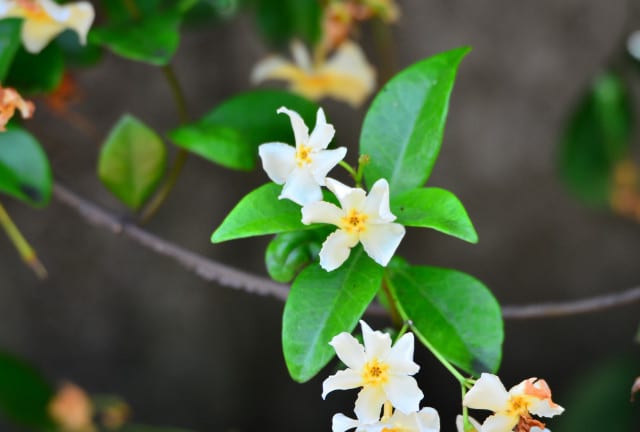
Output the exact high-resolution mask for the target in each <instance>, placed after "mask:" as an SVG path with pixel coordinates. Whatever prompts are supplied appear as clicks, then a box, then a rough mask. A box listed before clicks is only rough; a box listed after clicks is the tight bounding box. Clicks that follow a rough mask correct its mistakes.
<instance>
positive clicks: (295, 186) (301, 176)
mask: <svg viewBox="0 0 640 432" xmlns="http://www.w3.org/2000/svg"><path fill="white" fill-rule="evenodd" d="M278 198H280V199H283V198H287V199H290V200H291V201H293V202H294V203H296V204H299V205H301V206H304V205H307V204H309V203H312V202H315V201H320V200H321V199H322V190H321V189H320V185H319V184H318V182H316V180H315V179H314V178H313V176H312V175H311V173H310V172H309V171H308V170H306V169H301V168H294V170H293V171H292V172H291V174H289V177H287V180H286V181H285V183H284V187H283V188H282V193H281V194H280V196H279V197H278Z"/></svg>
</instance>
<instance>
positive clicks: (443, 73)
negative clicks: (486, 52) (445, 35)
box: [360, 48, 469, 196]
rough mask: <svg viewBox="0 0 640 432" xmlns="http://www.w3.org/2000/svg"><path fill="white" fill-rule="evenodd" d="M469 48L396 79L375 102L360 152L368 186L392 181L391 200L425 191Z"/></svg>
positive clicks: (410, 69) (432, 59)
mask: <svg viewBox="0 0 640 432" xmlns="http://www.w3.org/2000/svg"><path fill="white" fill-rule="evenodd" d="M468 52H469V48H458V49H455V50H452V51H447V52H445V53H442V54H438V55H436V56H434V57H430V58H428V59H426V60H423V61H421V62H418V63H416V64H414V65H413V66H410V67H408V68H407V69H404V70H403V71H402V72H400V73H399V74H397V75H396V76H395V77H394V78H392V79H391V80H390V81H389V82H388V83H387V84H386V85H385V86H384V87H383V88H382V90H381V91H380V92H379V93H378V95H377V96H376V98H375V99H374V101H373V103H372V104H371V107H370V108H369V111H368V112H367V115H366V117H365V119H364V124H363V126H362V133H361V134H360V153H361V154H367V155H369V157H370V158H371V162H370V163H369V164H368V165H367V166H366V167H365V169H364V174H365V180H366V182H367V185H369V186H371V185H373V183H374V182H375V181H376V180H378V179H380V178H386V179H387V180H388V181H389V186H390V189H391V196H394V195H396V194H399V193H402V192H405V191H408V190H411V189H414V188H416V187H420V186H422V185H423V184H424V183H425V182H426V181H427V179H428V178H429V175H430V174H431V170H432V168H433V165H434V163H435V161H436V158H437V157H438V153H439V151H440V145H441V143H442V136H443V133H444V126H445V122H446V119H447V112H448V109H449V97H450V96H451V91H452V89H453V83H454V80H455V77H456V72H457V70H458V65H459V64H460V61H461V60H462V58H463V57H464V56H465V55H466V54H467V53H468Z"/></svg>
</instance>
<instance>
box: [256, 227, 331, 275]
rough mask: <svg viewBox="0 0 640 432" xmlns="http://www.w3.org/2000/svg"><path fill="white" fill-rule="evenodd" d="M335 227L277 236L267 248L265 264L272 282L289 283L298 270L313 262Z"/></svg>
mask: <svg viewBox="0 0 640 432" xmlns="http://www.w3.org/2000/svg"><path fill="white" fill-rule="evenodd" d="M333 230H335V227H322V228H319V229H313V230H307V231H294V232H287V233H282V234H278V235H277V236H276V237H275V238H274V239H273V240H271V242H270V243H269V246H267V251H266V253H265V262H266V264H267V271H268V272H269V276H271V278H272V279H273V280H276V281H278V282H283V283H286V282H291V281H292V280H293V278H294V277H295V276H296V275H297V274H298V273H299V272H300V270H301V269H302V268H303V267H305V266H306V265H307V264H309V263H310V262H312V261H313V260H315V259H316V258H317V256H318V253H319V252H320V248H321V247H322V243H323V242H324V241H325V240H326V239H327V236H328V235H329V234H330V233H331V231H333Z"/></svg>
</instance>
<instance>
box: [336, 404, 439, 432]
mask: <svg viewBox="0 0 640 432" xmlns="http://www.w3.org/2000/svg"><path fill="white" fill-rule="evenodd" d="M353 428H355V429H356V432H438V431H439V430H440V417H439V416H438V412H437V411H436V410H434V409H433V408H428V407H427V408H422V409H421V410H420V411H418V412H412V413H409V414H405V413H403V412H401V411H397V410H396V411H395V412H394V413H393V414H392V415H391V417H389V418H388V419H382V420H380V421H379V422H376V423H371V424H364V423H362V422H360V421H359V420H356V419H352V418H349V417H347V416H345V415H344V414H336V415H334V416H333V421H332V428H331V430H332V431H333V432H344V431H346V430H349V429H353Z"/></svg>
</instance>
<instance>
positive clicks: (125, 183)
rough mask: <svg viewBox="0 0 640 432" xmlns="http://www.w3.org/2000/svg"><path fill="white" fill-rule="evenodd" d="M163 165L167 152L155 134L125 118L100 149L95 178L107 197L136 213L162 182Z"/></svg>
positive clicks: (131, 119) (143, 125)
mask: <svg viewBox="0 0 640 432" xmlns="http://www.w3.org/2000/svg"><path fill="white" fill-rule="evenodd" d="M166 161H167V150H166V148H165V145H164V143H163V142H162V140H161V139H160V137H159V136H158V134H156V133H155V132H154V131H153V130H152V129H150V128H149V127H147V126H146V125H145V124H144V123H142V122H141V121H140V120H138V119H136V118H135V117H133V116H131V115H128V114H126V115H124V116H123V117H122V118H120V120H119V121H118V123H117V124H116V125H115V126H114V127H113V128H112V129H111V132H110V133H109V136H108V137H107V139H106V141H105V142H104V144H103V145H102V150H101V151H100V159H99V161H98V176H99V177H100V180H102V183H103V184H104V185H105V186H106V187H107V189H109V190H110V191H111V193H113V194H114V195H115V196H116V197H118V198H119V199H120V200H121V201H122V202H123V203H125V204H126V205H127V206H129V207H131V208H132V209H134V210H136V209H138V208H140V206H142V204H144V202H145V201H146V200H147V198H149V195H150V194H151V193H152V192H153V190H154V189H155V187H156V186H157V184H158V182H159V181H160V180H161V179H162V175H163V174H164V170H165V166H166Z"/></svg>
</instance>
